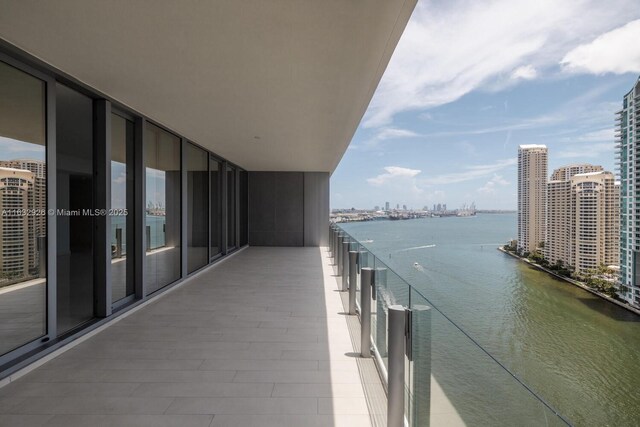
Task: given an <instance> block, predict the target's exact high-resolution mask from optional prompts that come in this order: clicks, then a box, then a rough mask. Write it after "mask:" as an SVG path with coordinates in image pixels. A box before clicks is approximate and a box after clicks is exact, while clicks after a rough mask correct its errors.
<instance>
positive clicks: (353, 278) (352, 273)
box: [342, 251, 358, 314]
mask: <svg viewBox="0 0 640 427" xmlns="http://www.w3.org/2000/svg"><path fill="white" fill-rule="evenodd" d="M357 264H358V252H356V251H350V252H349V283H348V286H345V285H346V284H347V283H345V281H344V280H343V281H342V290H343V291H346V290H347V289H348V290H349V314H356V302H355V298H354V297H355V294H356V291H355V289H356V286H357V284H358V266H357ZM352 288H353V289H354V290H353V291H352Z"/></svg>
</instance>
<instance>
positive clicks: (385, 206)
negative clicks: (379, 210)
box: [384, 202, 389, 211]
mask: <svg viewBox="0 0 640 427" xmlns="http://www.w3.org/2000/svg"><path fill="white" fill-rule="evenodd" d="M384 210H385V211H388V210H389V202H384Z"/></svg>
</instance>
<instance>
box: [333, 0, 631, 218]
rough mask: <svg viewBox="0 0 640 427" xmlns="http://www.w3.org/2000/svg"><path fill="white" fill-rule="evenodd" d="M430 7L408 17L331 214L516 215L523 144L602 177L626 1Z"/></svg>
mask: <svg viewBox="0 0 640 427" xmlns="http://www.w3.org/2000/svg"><path fill="white" fill-rule="evenodd" d="M433 6H434V4H433V2H423V3H420V4H419V5H418V6H417V9H416V11H415V13H414V15H413V16H412V18H411V21H410V23H409V25H408V27H407V30H406V32H405V34H404V35H403V37H402V38H401V40H400V43H399V44H398V47H397V49H396V51H395V53H394V56H393V58H392V60H391V62H390V64H389V67H388V69H387V72H386V73H385V75H384V77H383V79H382V82H381V84H380V86H379V88H378V90H377V92H376V94H375V96H374V98H373V100H372V102H371V105H370V106H369V109H368V111H367V113H366V114H365V117H364V120H363V122H362V124H361V125H360V127H359V128H358V130H357V132H356V134H355V135H354V138H353V140H352V142H351V145H350V147H349V149H348V150H347V152H346V153H345V155H344V157H343V159H342V161H341V163H340V165H339V166H338V168H337V170H336V171H335V172H334V174H333V175H332V195H331V207H332V208H347V207H352V206H353V207H359V208H364V207H371V206H374V205H378V204H380V203H381V202H382V201H385V200H389V201H394V202H393V204H392V206H395V201H396V200H397V201H398V202H400V203H401V204H407V205H408V206H413V207H422V206H425V205H427V206H431V205H432V204H433V203H439V202H442V201H445V200H446V201H447V203H448V204H449V205H450V206H461V205H462V204H463V203H465V202H468V201H470V200H475V201H476V204H477V206H478V208H480V209H483V208H484V209H516V207H517V206H516V192H517V191H516V184H517V183H516V180H517V170H516V162H517V159H516V155H515V153H516V147H517V146H518V145H523V144H545V145H547V146H548V148H549V156H550V158H551V159H553V160H550V163H549V169H550V170H553V169H556V168H558V167H561V166H563V165H567V164H572V163H585V162H589V163H598V164H601V165H602V166H603V167H604V168H605V169H606V170H614V166H615V158H614V156H615V142H614V140H615V137H614V126H613V120H614V118H615V113H616V112H617V111H619V110H620V109H621V108H622V104H621V99H622V96H623V95H624V94H625V93H627V92H628V90H629V87H631V86H632V84H633V83H634V82H635V81H636V79H637V78H638V75H639V74H640V47H637V43H634V42H633V41H634V40H637V39H638V38H639V37H640V19H639V18H640V10H639V9H638V8H637V7H635V8H634V7H632V6H633V2H628V1H614V2H613V3H607V4H606V5H605V4H600V3H598V2H595V1H587V2H580V3H575V4H569V2H568V3H567V4H566V5H564V4H563V5H561V6H558V5H555V6H554V7H551V5H549V4H546V3H544V2H543V3H540V4H528V3H526V2H505V1H497V2H493V3H492V4H491V5H490V6H487V5H483V6H481V5H466V6H465V7H463V8H461V7H460V6H461V5H460V2H456V1H454V2H452V3H451V4H450V5H443V4H440V3H438V7H437V8H436V7H433ZM461 10H462V11H463V12H461ZM525 12H526V13H525ZM576 14H578V15H580V16H581V19H580V25H578V26H576V22H574V21H575V20H574V17H575V16H576ZM526 16H529V19H528V20H527V22H526V23H525V22H523V19H525V17H526ZM532 16H533V17H535V18H536V19H531V17H532ZM536 21H537V22H536ZM532 22H535V25H530V24H531V23H532ZM569 22H571V25H569V24H568V23H569ZM567 26H570V27H571V28H572V32H571V34H568V33H567V32H566V27H567ZM454 31H455V33H453V32H454ZM453 39H455V41H456V43H455V46H456V47H455V49H450V48H449V46H451V43H450V41H451V40H453ZM429 40H431V41H429ZM621 45H624V46H628V49H627V48H625V49H616V48H615V47H616V46H621ZM438 46H447V49H442V48H441V47H438ZM418 48H420V49H419V50H418ZM480 65H482V66H480ZM461 70H462V71H461ZM363 188H366V191H362V189H363Z"/></svg>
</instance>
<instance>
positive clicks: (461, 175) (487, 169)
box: [423, 158, 518, 185]
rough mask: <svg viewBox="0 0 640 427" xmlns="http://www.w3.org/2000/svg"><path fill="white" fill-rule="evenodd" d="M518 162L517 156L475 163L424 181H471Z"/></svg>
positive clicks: (434, 183)
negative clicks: (486, 163) (460, 169)
mask: <svg viewBox="0 0 640 427" xmlns="http://www.w3.org/2000/svg"><path fill="white" fill-rule="evenodd" d="M517 163H518V159H517V158H512V159H504V160H499V161H497V162H495V163H491V164H488V165H475V166H468V167H467V168H466V170H464V171H463V172H454V173H448V174H442V175H438V176H435V177H433V178H427V179H425V180H424V181H423V182H424V184H427V185H438V184H455V183H458V182H465V181H471V180H474V179H478V178H482V177H485V176H489V175H491V174H495V173H496V172H498V171H500V170H502V169H505V168H508V167H510V166H513V165H515V164H517Z"/></svg>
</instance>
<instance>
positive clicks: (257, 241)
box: [249, 172, 329, 246]
mask: <svg viewBox="0 0 640 427" xmlns="http://www.w3.org/2000/svg"><path fill="white" fill-rule="evenodd" d="M328 224H329V174H328V173H326V172H249V244H250V245H252V246H327V245H328V239H329V236H328V233H329V232H328V228H327V227H328Z"/></svg>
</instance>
